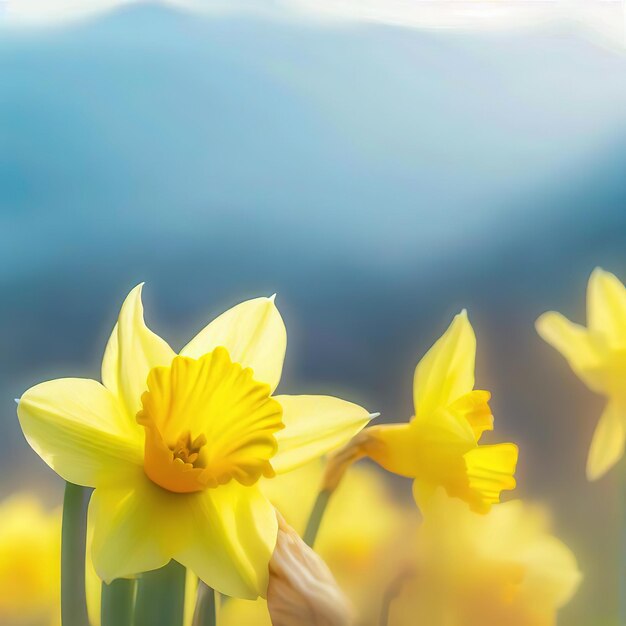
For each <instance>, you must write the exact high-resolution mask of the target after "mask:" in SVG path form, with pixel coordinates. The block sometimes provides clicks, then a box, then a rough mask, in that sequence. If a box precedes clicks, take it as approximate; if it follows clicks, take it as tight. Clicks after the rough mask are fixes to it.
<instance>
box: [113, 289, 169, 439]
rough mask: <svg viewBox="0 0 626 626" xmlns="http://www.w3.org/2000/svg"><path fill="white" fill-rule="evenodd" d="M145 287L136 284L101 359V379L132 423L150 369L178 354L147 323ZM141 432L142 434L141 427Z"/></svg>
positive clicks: (123, 306)
mask: <svg viewBox="0 0 626 626" xmlns="http://www.w3.org/2000/svg"><path fill="white" fill-rule="evenodd" d="M142 287H143V284H141V285H137V287H135V288H134V289H133V290H132V291H131V292H130V293H129V294H128V296H127V297H126V300H125V301H124V304H123V305H122V309H121V310H120V315H119V318H118V321H117V324H116V325H115V328H114V329H113V333H112V334H111V337H110V339H109V342H108V343H107V347H106V350H105V351H104V357H103V359H102V382H103V383H104V386H105V387H106V388H107V389H109V390H111V391H112V392H113V393H114V394H115V395H116V396H118V398H120V401H121V403H122V405H123V406H124V407H125V409H126V413H127V416H128V420H129V422H130V423H131V424H133V425H135V416H136V415H137V411H139V409H141V394H142V393H143V392H144V391H145V390H146V388H147V387H146V380H147V378H148V372H149V371H150V370H151V369H152V368H153V367H157V366H159V365H169V364H170V363H171V361H172V359H173V358H174V357H175V356H176V355H175V353H174V351H173V350H172V349H171V348H170V347H169V345H168V344H167V343H166V342H165V341H164V340H163V339H161V337H159V336H158V335H156V334H155V333H153V332H152V331H151V330H150V329H149V328H148V327H147V326H146V324H145V322H144V319H143V305H142V303H141V290H142ZM138 432H139V434H140V435H142V434H143V433H142V431H141V429H139V431H138Z"/></svg>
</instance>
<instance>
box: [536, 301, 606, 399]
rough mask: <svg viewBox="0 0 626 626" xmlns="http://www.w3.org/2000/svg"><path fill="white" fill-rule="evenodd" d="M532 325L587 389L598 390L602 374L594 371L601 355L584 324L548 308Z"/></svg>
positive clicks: (599, 362)
mask: <svg viewBox="0 0 626 626" xmlns="http://www.w3.org/2000/svg"><path fill="white" fill-rule="evenodd" d="M535 327H536V328H537V332H538V333H539V336H540V337H541V338H542V339H543V340H544V341H545V342H546V343H548V344H550V345H551V346H552V347H553V348H555V349H556V350H557V351H558V352H560V353H561V354H562V355H563V356H564V357H565V359H566V360H567V362H568V363H569V365H570V367H571V368H572V370H573V371H574V372H575V373H576V374H577V375H578V377H579V378H581V379H582V380H583V381H584V382H585V383H586V384H587V385H588V386H589V387H590V388H591V389H594V390H595V391H601V390H602V388H603V386H604V385H603V382H602V381H603V376H602V375H601V373H600V372H599V371H598V368H599V367H600V364H601V355H600V354H599V352H598V350H597V348H596V345H595V343H594V342H593V341H592V340H591V337H590V335H589V331H588V330H587V329H586V328H585V327H584V326H580V325H579V324H574V323H573V322H570V321H569V320H568V319H567V318H566V317H564V316H563V315H561V314H560V313H556V312H554V311H550V312H548V313H544V314H543V315H541V316H540V317H539V319H538V320H537V321H536V323H535Z"/></svg>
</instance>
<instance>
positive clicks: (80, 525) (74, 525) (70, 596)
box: [61, 483, 89, 626]
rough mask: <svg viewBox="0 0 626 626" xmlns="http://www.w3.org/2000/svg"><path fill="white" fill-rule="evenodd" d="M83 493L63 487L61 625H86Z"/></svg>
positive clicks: (85, 536) (77, 488)
mask: <svg viewBox="0 0 626 626" xmlns="http://www.w3.org/2000/svg"><path fill="white" fill-rule="evenodd" d="M87 493H88V490H87V489H85V488H84V487H79V486H78V485H74V484H72V483H66V484H65V496H64V498H63V530H62V532H61V619H62V623H63V626H89V618H88V617H87V600H86V596H85V550H86V544H87V500H88V498H87Z"/></svg>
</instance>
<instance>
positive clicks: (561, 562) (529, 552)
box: [522, 535, 582, 609]
mask: <svg viewBox="0 0 626 626" xmlns="http://www.w3.org/2000/svg"><path fill="white" fill-rule="evenodd" d="M523 558H524V561H525V563H526V576H525V577H524V582H523V588H522V593H523V595H524V596H525V597H526V598H527V600H528V602H529V603H530V602H534V603H535V604H538V605H540V606H543V605H545V606H551V607H554V608H555V609H558V608H560V607H562V606H565V605H566V604H567V603H568V602H569V601H570V600H571V599H572V597H573V596H574V594H575V593H576V590H577V589H578V587H579V585H580V582H581V580H582V575H581V573H580V570H579V569H578V564H577V562H576V557H575V556H574V554H573V553H572V551H571V550H570V549H569V548H568V547H567V546H566V545H565V544H564V543H562V542H561V541H559V540H558V539H557V538H556V537H552V536H547V535H546V536H544V537H541V538H537V540H536V541H534V542H533V543H532V544H530V545H528V546H527V547H525V549H524V551H523Z"/></svg>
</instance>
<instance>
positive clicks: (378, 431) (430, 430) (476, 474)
mask: <svg viewBox="0 0 626 626" xmlns="http://www.w3.org/2000/svg"><path fill="white" fill-rule="evenodd" d="M475 358H476V337H475V335H474V330H473V328H472V326H471V324H470V322H469V320H468V318H467V314H466V312H465V311H463V312H462V313H460V314H459V315H457V316H456V317H455V318H454V321H453V322H452V324H451V325H450V327H449V328H448V330H447V331H446V332H445V333H444V335H443V336H442V337H441V338H440V339H439V340H438V341H437V342H436V343H435V345H434V346H433V347H432V348H431V349H430V350H429V351H428V353H427V354H426V355H425V356H424V358H423V359H422V360H421V361H420V362H419V364H418V365H417V368H416V370H415V378H414V383H413V399H414V405H415V416H414V417H413V418H412V419H411V421H410V422H409V423H407V424H392V425H380V426H374V427H372V428H368V429H367V430H366V431H364V432H363V433H361V435H359V436H358V437H356V439H355V443H354V444H353V445H354V446H356V447H357V448H358V452H357V454H367V455H368V456H370V457H371V458H372V459H374V460H375V461H376V462H377V463H379V464H380V465H382V467H384V468H385V469H387V470H389V471H391V472H394V473H396V474H400V475H402V476H407V477H409V478H413V479H414V483H413V493H414V496H415V499H416V501H417V503H418V505H419V506H420V507H421V508H424V507H425V506H426V505H427V503H428V500H429V499H430V496H431V495H432V493H433V492H434V490H435V489H436V488H437V487H438V486H443V487H444V488H445V489H446V491H447V492H448V494H449V495H450V496H454V497H457V498H461V499H462V500H465V501H466V502H467V503H469V505H470V506H471V508H472V509H473V510H475V511H478V512H482V513H486V512H487V511H489V509H490V507H491V505H492V504H494V503H496V502H498V501H499V499H500V492H501V491H502V490H504V489H513V488H514V487H515V479H514V478H513V474H514V472H515V466H516V464H517V446H515V445H514V444H511V443H503V444H496V445H479V444H478V442H479V440H480V438H481V436H482V434H483V432H484V431H485V430H492V429H493V416H492V415H491V410H490V408H489V404H488V402H489V398H490V394H489V392H488V391H481V390H475V389H474V362H475ZM349 447H350V444H349Z"/></svg>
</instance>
